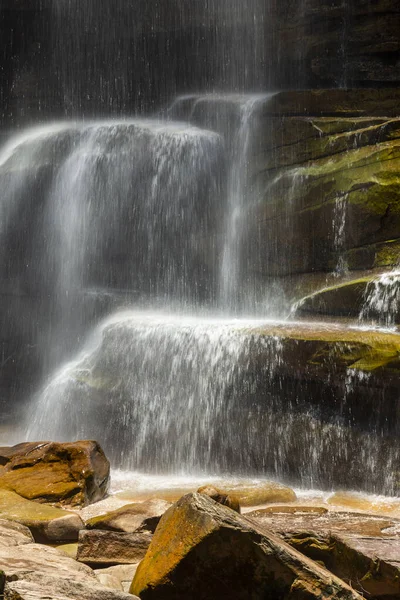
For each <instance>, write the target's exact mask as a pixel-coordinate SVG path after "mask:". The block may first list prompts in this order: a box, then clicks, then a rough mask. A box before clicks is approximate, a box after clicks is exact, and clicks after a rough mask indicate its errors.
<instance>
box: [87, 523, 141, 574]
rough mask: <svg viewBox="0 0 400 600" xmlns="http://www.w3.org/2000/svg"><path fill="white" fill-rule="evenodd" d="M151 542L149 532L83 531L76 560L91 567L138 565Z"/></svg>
mask: <svg viewBox="0 0 400 600" xmlns="http://www.w3.org/2000/svg"><path fill="white" fill-rule="evenodd" d="M151 540H152V534H151V533H150V532H147V531H145V532H140V533H119V532H118V533H117V532H114V531H99V530H96V529H93V530H91V531H81V532H80V534H79V545H78V552H77V557H76V559H77V561H79V562H82V563H85V564H88V565H90V566H94V565H102V566H106V565H118V564H120V565H124V564H136V563H137V562H139V560H141V559H142V558H143V557H144V555H145V554H146V552H147V549H148V547H149V546H150V542H151Z"/></svg>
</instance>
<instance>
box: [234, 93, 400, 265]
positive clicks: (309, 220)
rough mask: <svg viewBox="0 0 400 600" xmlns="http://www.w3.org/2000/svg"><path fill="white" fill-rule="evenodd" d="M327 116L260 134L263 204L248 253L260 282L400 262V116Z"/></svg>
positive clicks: (272, 126)
mask: <svg viewBox="0 0 400 600" xmlns="http://www.w3.org/2000/svg"><path fill="white" fill-rule="evenodd" d="M317 96H318V94H317ZM322 97H325V98H326V96H325V95H324V94H322ZM274 100H275V97H274V98H273V99H272V101H274ZM321 114H323V113H321ZM321 114H317V115H316V116H311V115H309V116H300V115H298V116H293V115H292V116H290V113H288V114H287V115H284V116H280V117H277V116H266V117H265V121H264V124H263V125H262V127H260V128H259V133H257V132H256V135H255V140H254V144H253V145H252V148H251V156H252V158H251V160H250V165H251V166H250V174H251V184H252V186H253V187H254V189H255V190H256V193H257V197H258V198H259V200H258V203H257V204H255V205H253V206H251V207H249V212H248V227H247V230H246V236H245V243H244V248H245V251H246V257H245V260H246V265H247V269H248V270H250V271H254V272H256V273H259V274H260V275H262V276H265V275H268V276H287V275H292V274H297V273H308V272H315V271H326V272H332V271H335V270H337V269H338V267H339V265H340V264H344V265H346V266H347V268H348V269H350V270H353V269H354V270H359V269H371V268H376V267H379V266H380V265H382V266H383V265H385V266H388V267H389V266H394V265H396V264H397V263H398V260H399V257H400V253H399V251H398V248H396V247H395V246H394V244H393V242H394V241H395V240H396V239H399V238H400V117H398V116H397V117H383V116H382V117H376V116H374V115H373V113H370V115H369V116H366V115H363V116H357V114H356V113H353V116H345V115H343V116H340V115H339V114H338V115H337V116H336V117H335V116H333V113H332V114H331V116H321ZM264 140H267V141H264Z"/></svg>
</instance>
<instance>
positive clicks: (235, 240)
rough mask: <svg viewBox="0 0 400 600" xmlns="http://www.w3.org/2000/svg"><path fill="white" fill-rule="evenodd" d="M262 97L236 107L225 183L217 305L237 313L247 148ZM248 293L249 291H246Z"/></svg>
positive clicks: (247, 195) (247, 198)
mask: <svg viewBox="0 0 400 600" xmlns="http://www.w3.org/2000/svg"><path fill="white" fill-rule="evenodd" d="M265 99H266V96H254V97H250V98H248V99H247V100H245V101H244V102H243V104H242V105H241V106H240V125H239V127H238V130H237V133H236V135H235V136H234V140H233V143H232V152H231V154H232V156H231V159H230V160H231V163H230V164H231V167H230V171H229V182H228V207H227V210H226V225H225V236H224V237H225V241H224V249H223V258H222V265H221V267H222V270H221V302H222V304H223V306H224V307H226V308H230V309H231V310H235V309H236V310H237V309H238V307H239V306H240V298H241V296H242V294H241V287H242V284H243V273H241V270H242V265H241V261H242V254H243V252H242V250H243V248H242V244H243V237H244V232H245V228H246V211H248V210H249V208H250V206H251V204H252V202H254V199H253V198H252V191H251V189H250V181H249V147H250V143H251V135H252V132H253V127H254V123H253V121H252V118H253V117H254V111H255V108H256V107H257V105H258V104H260V103H261V102H263V101H265ZM247 293H251V290H247Z"/></svg>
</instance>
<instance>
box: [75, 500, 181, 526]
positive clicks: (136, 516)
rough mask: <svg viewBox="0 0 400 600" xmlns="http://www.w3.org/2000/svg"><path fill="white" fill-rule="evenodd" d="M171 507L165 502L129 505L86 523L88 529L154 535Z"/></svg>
mask: <svg viewBox="0 0 400 600" xmlns="http://www.w3.org/2000/svg"><path fill="white" fill-rule="evenodd" d="M170 506H171V503H170V502H166V501H165V500H157V499H153V500H148V501H146V502H138V503H135V504H127V505H126V506H123V507H121V508H119V509H117V510H115V511H112V512H109V513H107V514H103V515H99V516H98V517H92V518H91V519H89V520H88V521H86V527H87V529H101V530H103V531H104V530H108V531H120V532H123V533H133V532H135V531H150V532H152V533H154V531H155V529H156V527H157V525H158V523H159V521H160V519H161V517H162V515H163V514H164V513H165V511H166V510H167V509H168V508H169V507H170Z"/></svg>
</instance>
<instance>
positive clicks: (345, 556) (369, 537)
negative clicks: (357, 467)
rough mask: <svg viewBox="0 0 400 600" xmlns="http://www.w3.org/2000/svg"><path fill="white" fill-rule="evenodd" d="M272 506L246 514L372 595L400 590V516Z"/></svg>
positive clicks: (357, 587)
mask: <svg viewBox="0 0 400 600" xmlns="http://www.w3.org/2000/svg"><path fill="white" fill-rule="evenodd" d="M359 500H360V499H359ZM282 508H284V507H282ZM273 509H274V507H271V510H268V509H264V510H257V511H254V512H252V513H248V514H247V515H246V516H247V517H248V518H249V519H250V520H252V521H254V522H256V523H259V524H261V525H263V526H265V527H268V529H270V530H271V531H274V532H275V533H277V534H278V535H280V536H282V537H283V539H285V541H287V542H288V543H289V544H290V545H291V546H293V547H294V548H296V550H299V552H302V553H303V554H305V555H306V556H308V557H309V558H311V559H312V560H316V561H320V562H322V563H323V564H324V565H325V566H326V567H327V568H328V569H329V570H330V571H332V572H333V573H335V575H337V576H338V577H340V578H342V579H344V580H345V581H347V582H349V583H350V584H351V585H352V586H353V587H354V588H356V589H357V590H358V591H360V592H362V593H365V592H367V593H368V594H369V596H368V597H370V596H371V597H374V598H375V597H377V598H378V597H381V596H383V597H386V598H395V597H397V596H398V595H399V594H400V558H399V557H400V520H399V519H391V518H389V517H383V516H382V517H380V516H377V515H371V514H365V513H352V512H349V513H346V512H336V511H329V512H328V511H326V512H324V513H318V512H315V513H313V512H303V511H302V507H301V506H299V507H297V511H295V512H293V513H292V514H290V513H288V512H283V511H281V509H280V508H279V509H276V510H277V512H275V513H273V512H272V510H273ZM280 511H281V512H280Z"/></svg>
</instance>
